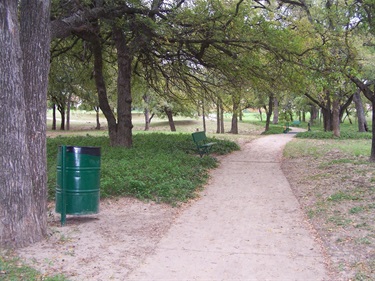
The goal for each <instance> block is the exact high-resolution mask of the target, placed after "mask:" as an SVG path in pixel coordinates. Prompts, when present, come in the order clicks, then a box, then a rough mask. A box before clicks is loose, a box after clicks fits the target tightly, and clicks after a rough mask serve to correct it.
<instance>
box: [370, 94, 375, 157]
mask: <svg viewBox="0 0 375 281" xmlns="http://www.w3.org/2000/svg"><path fill="white" fill-rule="evenodd" d="M371 105H372V125H371V130H372V141H371V155H370V161H371V162H375V95H374V93H373V97H372V99H371Z"/></svg>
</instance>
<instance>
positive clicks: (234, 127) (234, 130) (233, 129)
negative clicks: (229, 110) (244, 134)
mask: <svg viewBox="0 0 375 281" xmlns="http://www.w3.org/2000/svg"><path fill="white" fill-rule="evenodd" d="M230 132H231V134H238V114H237V112H234V113H233V115H232V122H231V129H230Z"/></svg>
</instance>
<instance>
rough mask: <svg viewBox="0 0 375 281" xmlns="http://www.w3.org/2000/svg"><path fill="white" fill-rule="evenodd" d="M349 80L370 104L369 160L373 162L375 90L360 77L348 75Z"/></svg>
mask: <svg viewBox="0 0 375 281" xmlns="http://www.w3.org/2000/svg"><path fill="white" fill-rule="evenodd" d="M348 77H349V78H350V80H352V82H353V83H355V84H356V85H357V87H358V88H359V89H360V90H361V91H362V93H363V94H364V95H365V97H366V98H367V99H368V100H369V101H370V102H371V106H372V120H371V121H372V126H371V130H372V141H371V155H370V161H371V162H375V90H371V88H370V85H368V84H365V83H364V82H362V81H361V80H360V79H358V78H357V77H355V76H351V75H348Z"/></svg>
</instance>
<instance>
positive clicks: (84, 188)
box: [55, 146, 100, 215]
mask: <svg viewBox="0 0 375 281" xmlns="http://www.w3.org/2000/svg"><path fill="white" fill-rule="evenodd" d="M62 147H65V148H66V151H65V153H62ZM64 154H65V163H63V162H62V161H63V159H62V158H63V155H64ZM63 164H64V165H63ZM62 167H65V172H63V171H62ZM63 175H65V177H64V179H63ZM63 180H64V186H62V185H63V184H62V182H63ZM63 192H65V193H64V194H65V198H64V199H65V206H66V210H65V213H64V215H65V214H70V215H86V214H96V213H98V212H99V199H100V147H79V146H59V151H58V155H57V185H56V208H55V209H56V212H57V213H60V214H63V210H62V206H63V203H62V202H63Z"/></svg>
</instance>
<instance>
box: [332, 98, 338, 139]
mask: <svg viewBox="0 0 375 281" xmlns="http://www.w3.org/2000/svg"><path fill="white" fill-rule="evenodd" d="M332 129H333V135H334V136H335V137H337V138H339V137H340V101H339V100H338V99H334V100H333V102H332Z"/></svg>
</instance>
